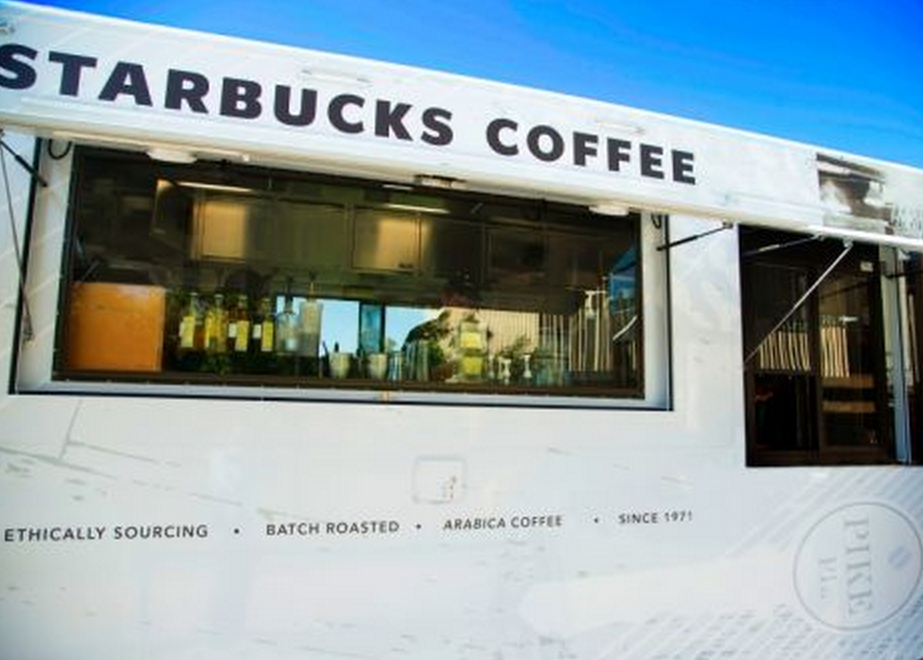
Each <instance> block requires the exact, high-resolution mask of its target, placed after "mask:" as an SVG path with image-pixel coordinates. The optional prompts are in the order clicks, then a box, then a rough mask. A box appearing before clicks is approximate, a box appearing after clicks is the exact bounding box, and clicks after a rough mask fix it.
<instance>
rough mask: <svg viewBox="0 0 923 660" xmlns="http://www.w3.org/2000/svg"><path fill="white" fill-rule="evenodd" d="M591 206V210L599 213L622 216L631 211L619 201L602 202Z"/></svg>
mask: <svg viewBox="0 0 923 660" xmlns="http://www.w3.org/2000/svg"><path fill="white" fill-rule="evenodd" d="M589 208H590V211H591V212H593V213H596V214H597V215H611V216H616V217H620V218H623V217H625V216H626V215H628V214H629V213H631V209H629V208H628V207H627V206H625V205H624V204H619V203H618V202H600V203H599V204H592V205H591V206H590V207H589Z"/></svg>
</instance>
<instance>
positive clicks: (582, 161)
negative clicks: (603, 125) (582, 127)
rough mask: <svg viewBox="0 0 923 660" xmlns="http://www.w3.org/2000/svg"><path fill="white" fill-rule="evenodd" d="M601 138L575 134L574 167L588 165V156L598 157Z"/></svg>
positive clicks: (588, 134)
mask: <svg viewBox="0 0 923 660" xmlns="http://www.w3.org/2000/svg"><path fill="white" fill-rule="evenodd" d="M597 142H599V137H598V136H596V135H593V134H591V133H579V132H578V133H574V165H586V159H587V156H596V144H597Z"/></svg>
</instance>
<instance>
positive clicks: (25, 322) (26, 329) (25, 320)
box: [0, 140, 35, 341]
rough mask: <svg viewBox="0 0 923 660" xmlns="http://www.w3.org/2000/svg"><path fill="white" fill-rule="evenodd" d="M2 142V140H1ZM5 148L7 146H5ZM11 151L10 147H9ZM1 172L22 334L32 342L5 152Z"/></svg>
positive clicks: (24, 280)
mask: <svg viewBox="0 0 923 660" xmlns="http://www.w3.org/2000/svg"><path fill="white" fill-rule="evenodd" d="M0 142H2V140H0ZM3 146H6V145H5V144H4V145H3ZM7 149H9V147H7ZM0 170H2V173H3V189H4V193H5V194H6V205H7V212H8V213H9V216H10V234H11V236H12V239H13V252H14V254H15V257H16V268H17V269H18V271H19V273H18V279H19V287H18V288H19V296H20V299H21V300H22V311H23V315H22V334H23V337H25V338H26V341H30V340H31V339H32V338H33V337H34V336H35V331H34V329H33V327H32V311H31V310H30V309H29V297H28V296H27V295H26V270H25V266H24V263H23V259H22V250H21V248H20V246H19V233H18V232H17V231H16V215H15V212H14V210H13V190H12V187H11V186H10V177H9V175H8V174H7V171H6V158H4V156H3V151H0Z"/></svg>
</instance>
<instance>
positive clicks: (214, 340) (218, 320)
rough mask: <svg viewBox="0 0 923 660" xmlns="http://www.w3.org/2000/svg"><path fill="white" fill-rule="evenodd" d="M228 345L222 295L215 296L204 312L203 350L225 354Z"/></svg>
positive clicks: (225, 312) (225, 311)
mask: <svg viewBox="0 0 923 660" xmlns="http://www.w3.org/2000/svg"><path fill="white" fill-rule="evenodd" d="M227 345H228V312H227V310H226V309H225V308H224V295H223V294H220V293H216V294H215V299H214V302H213V303H212V305H211V306H209V308H208V310H206V312H205V350H206V351H207V352H209V353H225V352H227Z"/></svg>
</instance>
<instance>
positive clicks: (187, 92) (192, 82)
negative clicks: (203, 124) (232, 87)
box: [164, 69, 209, 114]
mask: <svg viewBox="0 0 923 660" xmlns="http://www.w3.org/2000/svg"><path fill="white" fill-rule="evenodd" d="M208 87H209V85H208V78H206V77H205V76H203V75H202V74H201V73H196V72H195V71H180V70H178V69H170V70H169V71H167V93H166V98H165V99H164V106H165V107H166V108H167V109H169V110H181V109H182V106H183V101H185V102H186V104H187V105H188V106H189V109H190V110H192V111H193V112H199V113H201V114H208V108H206V107H205V101H203V99H204V98H205V95H206V94H208Z"/></svg>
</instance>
